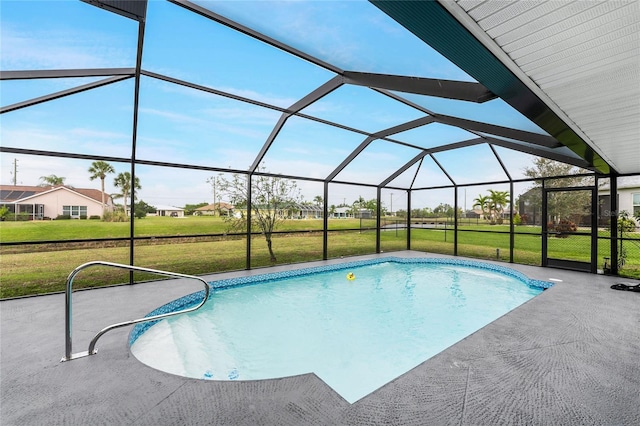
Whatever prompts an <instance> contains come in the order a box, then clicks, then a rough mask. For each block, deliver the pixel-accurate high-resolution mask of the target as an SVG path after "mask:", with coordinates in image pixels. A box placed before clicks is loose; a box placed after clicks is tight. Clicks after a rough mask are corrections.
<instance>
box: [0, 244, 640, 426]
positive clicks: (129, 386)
mask: <svg viewBox="0 0 640 426" xmlns="http://www.w3.org/2000/svg"><path fill="white" fill-rule="evenodd" d="M385 255H387V254H382V255H379V256H385ZM391 255H393V256H427V255H428V254H425V253H419V252H396V253H392V254H391ZM435 256H437V255H435ZM372 257H377V256H363V257H358V258H357V259H360V258H372ZM437 257H440V256H437ZM354 259H356V258H349V259H348V260H354ZM335 262H339V260H335V261H328V262H314V263H313V264H312V265H318V264H327V263H335ZM500 264H501V265H505V266H509V267H512V268H514V269H517V270H519V271H521V272H523V273H525V274H527V275H528V276H530V277H532V278H536V279H541V280H548V279H549V278H551V277H553V278H557V279H561V280H562V282H559V283H557V284H556V285H555V286H554V287H553V288H551V289H549V290H547V291H545V292H543V293H542V294H540V295H539V296H537V297H535V298H534V299H532V300H531V301H529V302H527V303H525V304H524V305H522V306H521V307H519V308H517V309H515V310H514V311H512V312H510V313H508V314H506V315H505V316H503V317H501V318H499V319H498V320H497V321H495V322H493V323H491V324H489V325H488V326H486V327H484V328H482V329H481V330H479V331H478V332H476V333H474V334H472V335H471V336H469V337H467V338H466V339H464V340H462V341H461V342H459V343H457V344H456V345H454V346H452V347H450V348H449V349H447V350H445V351H443V352H441V353H440V354H438V355H436V356H435V357H433V358H431V359H429V360H427V361H425V362H424V363H422V364H421V365H419V366H418V367H416V368H414V369H413V370H411V371H409V372H408V373H406V374H404V375H402V376H400V377H398V378H397V379H395V380H394V381H392V382H390V383H388V384H387V385H385V386H383V387H382V388H380V389H378V390H376V391H375V392H373V393H371V394H369V395H368V396H366V397H365V398H363V399H361V400H359V401H357V402H356V403H354V404H349V403H347V402H346V401H345V400H344V399H342V398H341V397H340V396H339V395H338V394H337V393H335V392H334V391H333V390H332V389H331V388H330V387H328V386H327V385H325V384H324V382H322V381H321V380H320V379H319V378H317V377H316V376H315V375H314V374H312V373H310V374H305V375H301V376H296V377H288V378H282V379H273V380H261V381H246V382H242V381H228V382H216V381H205V380H196V379H188V378H183V377H178V376H174V375H171V374H167V373H164V372H161V371H157V370H154V369H152V368H150V367H148V366H146V365H144V364H142V363H140V362H139V361H138V360H137V359H136V358H135V357H133V356H132V355H131V353H130V352H129V348H128V334H129V331H130V329H131V328H130V327H126V328H123V329H118V330H115V331H113V332H110V333H107V334H106V335H105V336H104V337H102V338H101V339H100V341H99V342H98V345H97V347H98V349H99V353H98V354H97V355H96V356H92V357H86V358H82V359H78V360H73V361H71V362H64V363H61V362H60V359H61V357H62V356H63V355H64V295H63V294H56V295H47V296H39V297H32V298H24V299H15V300H7V301H2V302H0V316H1V318H0V319H1V328H0V333H1V334H0V345H1V352H0V367H1V368H0V393H1V402H0V424H2V425H45V424H46V425H56V424H60V425H63V424H64V425H74V424H109V425H120V424H123V425H129V424H131V425H178V424H180V425H182V424H219V425H304V424H312V425H365V424H366V425H374V424H379V425H382V424H384V425H388V424H394V425H425V424H427V425H440V424H456V425H494V424H527V425H572V424H575V425H590V424H593V425H638V424H640V293H635V292H628V291H616V290H612V289H610V288H609V287H610V285H611V284H614V283H617V282H628V283H633V284H637V283H638V282H637V281H633V280H628V279H621V278H617V277H609V276H602V275H592V274H585V273H577V272H570V271H563V270H558V269H548V268H539V267H530V266H523V265H506V264H504V263H500ZM75 266H77V265H70V270H71V269H72V268H73V267H75ZM307 266H310V264H304V265H295V266H288V267H278V268H270V269H269V270H265V269H261V270H254V271H250V272H235V273H230V274H219V275H216V276H211V277H208V278H209V279H221V278H228V277H231V276H239V275H243V274H256V273H264V272H267V271H269V272H270V271H273V270H282V269H285V268H301V267H307ZM197 290H199V288H198V287H197V284H193V283H186V282H179V281H160V282H152V283H145V284H139V285H134V286H120V287H110V288H103V289H98V290H91V291H80V292H77V293H74V305H73V312H74V352H78V351H84V350H86V348H87V345H88V343H89V341H90V339H91V338H92V337H93V335H94V334H95V333H96V332H97V331H99V330H100V329H102V328H103V327H105V326H106V325H108V324H111V323H115V322H120V321H125V320H129V319H133V318H137V317H140V316H144V315H145V314H147V313H148V312H150V311H151V310H152V309H154V308H156V307H158V306H160V305H162V304H164V303H166V302H168V301H170V300H173V299H175V298H178V297H180V296H182V295H185V294H187V293H189V292H192V291H197Z"/></svg>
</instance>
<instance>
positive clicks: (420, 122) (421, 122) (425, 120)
mask: <svg viewBox="0 0 640 426" xmlns="http://www.w3.org/2000/svg"><path fill="white" fill-rule="evenodd" d="M433 122H434V120H433V117H430V116H426V117H421V118H418V119H416V120H412V121H408V122H406V123H403V124H400V125H398V126H394V127H390V128H388V129H385V130H382V131H380V132H377V133H374V134H372V135H371V136H368V137H367V138H366V139H365V140H364V141H363V142H362V143H361V144H360V145H358V147H357V148H356V149H354V150H353V152H352V153H351V154H349V156H348V157H347V158H345V159H344V161H343V162H342V163H340V165H339V166H338V167H336V168H335V170H334V171H333V172H331V174H329V176H327V178H326V179H325V181H327V182H328V181H332V180H333V179H335V177H336V176H337V175H338V174H339V173H340V172H341V171H342V170H343V169H344V168H345V167H347V165H348V164H349V163H351V162H352V161H353V159H354V158H356V157H357V156H358V155H359V154H360V153H361V152H362V151H364V149H365V148H366V147H367V146H369V144H370V143H371V142H373V141H374V140H376V139H381V138H385V137H387V136H390V135H393V134H396V133H401V132H405V131H407V130H411V129H415V128H416V127H421V126H425V125H427V124H431V123H433Z"/></svg>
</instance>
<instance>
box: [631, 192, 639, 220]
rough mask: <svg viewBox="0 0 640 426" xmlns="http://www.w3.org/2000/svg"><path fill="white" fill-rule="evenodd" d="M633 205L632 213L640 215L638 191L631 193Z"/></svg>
mask: <svg viewBox="0 0 640 426" xmlns="http://www.w3.org/2000/svg"><path fill="white" fill-rule="evenodd" d="M631 197H633V198H632V201H631V204H632V205H633V215H634V216H636V217H638V216H640V192H636V193H635V194H631Z"/></svg>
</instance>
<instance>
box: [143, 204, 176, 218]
mask: <svg viewBox="0 0 640 426" xmlns="http://www.w3.org/2000/svg"><path fill="white" fill-rule="evenodd" d="M154 207H155V209H156V213H155V216H170V217H184V209H182V208H180V207H174V206H154ZM150 216H152V215H150Z"/></svg>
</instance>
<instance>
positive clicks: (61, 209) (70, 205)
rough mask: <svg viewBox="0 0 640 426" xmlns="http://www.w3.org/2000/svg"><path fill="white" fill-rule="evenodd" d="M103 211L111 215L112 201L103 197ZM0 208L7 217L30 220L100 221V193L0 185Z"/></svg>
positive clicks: (93, 190) (62, 187) (59, 187)
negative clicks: (4, 211) (88, 219)
mask: <svg viewBox="0 0 640 426" xmlns="http://www.w3.org/2000/svg"><path fill="white" fill-rule="evenodd" d="M104 200H105V211H107V212H111V211H113V199H112V198H111V196H110V195H109V194H105V195H104ZM0 206H6V207H7V208H8V209H9V214H14V215H21V216H22V215H28V216H29V219H31V220H43V219H55V218H56V217H58V216H61V215H68V216H69V217H71V218H72V219H86V218H88V217H91V216H100V217H102V192H101V191H100V190H98V189H88V188H71V187H69V186H64V185H59V186H26V185H0Z"/></svg>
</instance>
